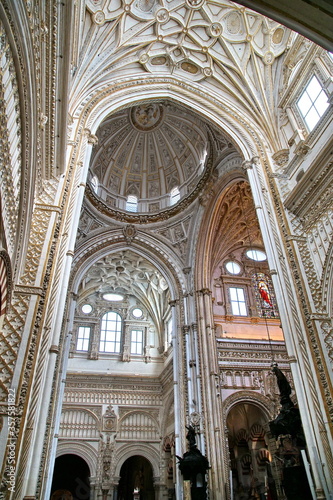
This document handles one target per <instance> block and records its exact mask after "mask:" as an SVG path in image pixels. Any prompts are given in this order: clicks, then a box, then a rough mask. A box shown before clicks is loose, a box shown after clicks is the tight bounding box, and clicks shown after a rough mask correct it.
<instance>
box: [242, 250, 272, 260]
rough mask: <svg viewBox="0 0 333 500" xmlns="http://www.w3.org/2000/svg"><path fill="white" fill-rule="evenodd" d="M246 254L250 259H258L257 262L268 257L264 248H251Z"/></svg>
mask: <svg viewBox="0 0 333 500" xmlns="http://www.w3.org/2000/svg"><path fill="white" fill-rule="evenodd" d="M246 255H247V256H248V258H249V259H252V260H256V261H257V262H262V261H263V260H266V258H267V257H266V254H265V252H263V251H262V250H253V249H251V250H248V251H247V252H246Z"/></svg>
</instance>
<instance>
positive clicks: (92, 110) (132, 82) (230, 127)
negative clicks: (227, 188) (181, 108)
mask: <svg viewBox="0 0 333 500" xmlns="http://www.w3.org/2000/svg"><path fill="white" fill-rule="evenodd" d="M111 97H112V98H111ZM161 99H170V100H172V101H175V102H178V103H180V104H182V105H185V106H189V107H190V108H191V109H192V110H193V111H195V112H197V113H198V114H199V115H201V116H202V117H205V118H206V119H208V120H209V121H210V122H211V123H212V124H214V125H215V126H217V127H219V128H221V129H222V130H223V131H224V133H225V134H226V135H227V136H229V138H230V140H231V141H232V142H233V143H234V144H237V145H238V148H239V149H240V150H241V152H242V155H243V156H244V158H245V159H250V158H251V157H252V156H254V155H255V154H256V153H257V145H258V144H260V143H262V142H263V139H262V138H260V130H259V129H258V130H256V129H254V124H253V122H251V120H246V119H245V118H244V112H242V110H241V109H237V107H236V106H235V105H234V106H232V105H231V104H229V103H227V102H226V100H223V97H222V96H219V95H218V94H212V93H211V92H209V91H208V89H207V90H206V89H205V88H204V87H202V88H200V89H199V88H198V87H197V86H194V85H191V84H190V83H189V82H186V85H184V84H182V82H180V81H178V80H176V79H173V78H170V77H168V78H159V79H157V78H153V77H151V76H146V77H145V78H142V81H140V84H139V85H138V81H137V78H135V77H132V78H128V79H127V80H126V81H125V82H112V85H109V86H104V87H103V89H102V91H100V90H97V89H96V91H95V93H91V94H90V95H89V96H87V99H86V100H85V101H83V102H82V101H81V102H80V105H79V106H77V107H76V109H74V110H73V116H74V117H75V118H76V119H77V120H78V125H79V126H78V128H77V129H78V130H79V129H81V130H83V129H89V130H90V131H91V132H92V133H95V132H96V130H97V129H98V127H99V125H100V124H101V123H102V121H103V120H104V119H105V118H106V117H107V116H109V115H110V114H113V113H115V112H117V111H119V110H120V109H123V108H128V107H129V106H135V105H138V104H142V103H143V102H147V101H148V100H149V101H154V100H161Z"/></svg>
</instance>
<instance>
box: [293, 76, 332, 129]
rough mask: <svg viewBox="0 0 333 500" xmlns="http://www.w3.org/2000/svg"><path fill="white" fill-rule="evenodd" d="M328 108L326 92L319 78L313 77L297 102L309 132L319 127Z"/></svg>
mask: <svg viewBox="0 0 333 500" xmlns="http://www.w3.org/2000/svg"><path fill="white" fill-rule="evenodd" d="M328 106H329V103H328V99H327V95H326V92H325V91H324V89H323V87H322V85H321V84H320V82H319V80H318V78H317V77H316V76H315V75H313V77H312V78H311V80H310V81H309V83H308V84H307V86H306V87H305V89H304V91H303V93H302V95H301V97H300V98H299V100H298V101H297V107H298V109H299V110H300V112H301V115H302V117H303V119H304V121H305V123H306V125H307V128H308V130H309V132H311V130H313V129H314V127H315V126H316V125H317V123H318V122H319V120H320V118H321V117H322V116H323V114H324V113H325V111H326V109H327V108H328Z"/></svg>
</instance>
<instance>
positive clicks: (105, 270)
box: [78, 250, 170, 333]
mask: <svg viewBox="0 0 333 500" xmlns="http://www.w3.org/2000/svg"><path fill="white" fill-rule="evenodd" d="M110 292H115V293H120V294H123V296H124V297H125V298H126V299H127V298H130V297H135V300H136V305H137V306H138V307H142V308H143V309H144V310H145V311H147V313H148V315H149V317H150V318H151V319H152V321H153V323H154V325H155V328H156V331H157V332H158V333H160V332H162V331H163V328H164V320H165V317H166V314H167V312H168V311H169V309H170V305H169V301H170V292H169V288H168V285H167V283H166V281H165V279H164V277H163V276H162V275H161V273H160V272H159V271H158V270H157V269H156V267H154V266H153V265H152V264H151V263H149V262H148V261H147V260H146V259H145V258H143V257H141V256H139V255H138V254H135V253H134V252H132V251H131V250H124V251H121V252H115V253H113V254H111V255H107V256H106V257H104V258H102V259H100V260H98V261H97V262H95V263H94V264H93V265H92V266H91V267H90V268H89V270H88V271H87V272H86V274H85V276H84V278H83V280H82V281H81V284H80V287H79V290H78V296H79V302H80V304H81V305H82V304H84V303H86V302H88V303H89V304H92V305H96V304H98V303H99V302H100V301H101V300H103V294H104V293H110Z"/></svg>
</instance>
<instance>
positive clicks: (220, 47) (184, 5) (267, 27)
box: [71, 0, 294, 150]
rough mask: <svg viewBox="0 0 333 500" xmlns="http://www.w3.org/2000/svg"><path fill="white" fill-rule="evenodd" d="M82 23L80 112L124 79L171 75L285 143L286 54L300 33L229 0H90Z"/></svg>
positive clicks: (76, 84)
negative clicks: (280, 129)
mask: <svg viewBox="0 0 333 500" xmlns="http://www.w3.org/2000/svg"><path fill="white" fill-rule="evenodd" d="M77 27H78V28H77V29H78V32H79V36H78V41H77V44H76V46H75V47H74V53H73V58H72V60H73V67H72V87H71V88H72V92H71V103H72V104H71V106H72V113H73V114H75V110H76V109H77V106H78V105H81V103H83V102H87V100H89V99H91V98H92V96H95V95H97V94H98V92H99V91H100V90H101V89H106V88H107V86H108V85H111V84H112V83H116V82H118V81H119V79H124V78H129V79H133V78H136V79H137V81H138V85H141V84H142V83H143V81H140V79H141V78H144V79H145V78H146V77H147V76H149V77H154V78H155V77H156V78H164V79H165V81H166V82H167V80H166V79H167V78H171V79H172V80H170V82H171V81H178V82H180V81H182V82H184V84H185V85H186V82H188V83H189V84H192V85H193V84H196V85H198V87H199V88H200V86H202V87H203V88H205V91H206V92H207V91H208V92H209V93H210V94H211V95H212V96H214V95H215V96H217V98H218V99H221V98H223V100H224V102H225V103H226V105H228V106H229V107H230V108H231V109H234V110H236V111H237V113H241V114H242V119H244V120H246V121H247V122H251V123H252V124H256V125H257V126H258V127H260V128H261V129H262V130H263V131H264V132H265V133H266V134H267V137H268V138H270V141H271V143H272V145H274V146H275V147H276V148H277V150H279V149H281V145H280V144H279V138H278V133H277V125H278V109H277V104H278V103H277V101H278V92H277V91H278V88H279V86H280V84H281V71H282V67H281V64H280V63H281V57H280V56H281V55H283V53H284V52H285V51H286V49H288V43H289V41H290V37H291V36H294V35H292V34H291V32H290V31H289V30H288V29H286V28H285V27H283V26H281V25H279V24H278V23H276V22H274V21H272V20H270V19H268V18H265V17H263V16H261V15H259V14H257V13H255V12H253V11H250V10H248V9H245V8H244V7H241V6H239V5H238V4H235V3H233V2H230V1H228V0H172V1H166V0H123V1H121V0H112V1H110V0H87V1H86V8H85V9H84V8H82V10H81V12H78V14H77ZM152 97H153V96H152Z"/></svg>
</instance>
